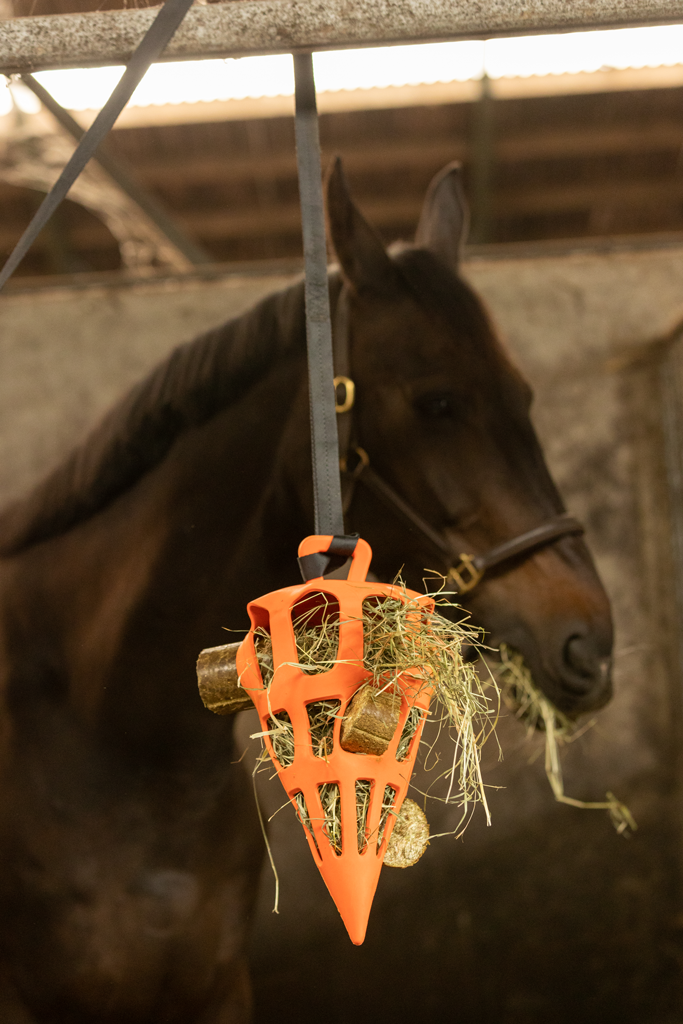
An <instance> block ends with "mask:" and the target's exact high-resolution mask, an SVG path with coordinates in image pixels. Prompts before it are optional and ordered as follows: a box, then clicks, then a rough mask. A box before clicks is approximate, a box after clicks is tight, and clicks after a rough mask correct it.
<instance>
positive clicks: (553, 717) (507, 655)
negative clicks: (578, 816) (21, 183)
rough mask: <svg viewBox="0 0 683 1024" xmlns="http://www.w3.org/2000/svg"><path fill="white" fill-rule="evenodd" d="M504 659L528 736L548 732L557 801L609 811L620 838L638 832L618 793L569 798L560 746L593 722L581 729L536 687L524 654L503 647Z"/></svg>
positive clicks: (503, 672) (511, 697) (504, 676)
mask: <svg viewBox="0 0 683 1024" xmlns="http://www.w3.org/2000/svg"><path fill="white" fill-rule="evenodd" d="M500 659H501V660H500V667H499V669H498V673H497V674H498V678H499V679H500V681H501V683H502V686H503V694H504V697H505V700H506V702H507V703H508V705H509V706H510V707H511V708H512V709H513V710H514V712H515V715H516V716H517V718H519V719H521V720H522V721H524V722H526V725H527V730H528V735H532V734H533V732H534V730H536V729H539V728H540V729H542V730H543V732H544V733H545V774H546V777H547V779H548V782H549V783H550V788H551V789H552V791H553V796H554V797H555V799H556V800H557V802H558V803H561V804H568V805H569V806H570V807H579V808H582V809H584V810H592V811H607V812H608V814H609V817H610V821H611V822H612V824H613V826H614V828H615V829H616V831H617V833H618V834H619V835H624V834H626V833H627V832H628V830H629V829H630V830H631V831H633V832H634V831H635V830H636V829H637V828H638V826H637V824H636V822H635V820H634V818H633V815H632V814H631V812H630V811H629V809H628V807H627V806H626V804H623V803H621V801H619V800H617V798H616V797H615V795H614V793H610V792H608V793H606V800H604V801H602V800H600V801H586V800H577V799H575V798H574V797H570V796H566V795H565V792H564V779H563V776H562V762H561V760H560V747H561V746H563V745H564V744H567V743H571V742H572V741H573V740H575V739H578V737H579V735H581V734H583V733H584V732H585V731H586V728H590V727H591V726H592V725H593V722H589V723H588V726H586V727H583V728H578V727H577V725H576V723H575V722H572V720H571V719H569V718H567V716H566V715H564V714H563V713H562V712H561V711H560V710H559V709H558V708H556V707H555V705H554V704H552V703H551V702H550V701H549V700H548V698H547V697H546V696H545V694H543V693H542V692H541V691H540V690H539V689H538V687H537V686H536V685H535V684H534V681H533V678H532V676H531V672H530V671H529V669H528V668H527V667H526V665H525V664H524V659H523V658H522V655H521V654H518V653H516V652H515V651H511V650H510V649H509V648H508V647H507V646H506V645H505V644H502V645H501V648H500Z"/></svg>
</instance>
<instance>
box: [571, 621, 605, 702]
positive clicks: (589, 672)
mask: <svg viewBox="0 0 683 1024" xmlns="http://www.w3.org/2000/svg"><path fill="white" fill-rule="evenodd" d="M562 653H563V657H564V664H565V669H568V670H569V671H568V672H565V673H564V676H563V679H562V684H563V686H564V688H565V689H566V690H569V691H570V692H572V693H575V694H580V695H587V694H588V693H589V692H590V691H591V690H596V692H607V691H608V690H609V684H610V675H611V672H612V659H611V658H609V657H607V658H605V657H604V656H603V655H604V652H603V651H602V650H601V649H600V647H599V645H598V644H597V643H596V642H595V639H594V638H590V637H587V636H582V635H581V634H578V633H576V634H574V635H573V636H570V637H569V639H568V640H567V642H566V643H565V645H564V650H563V652H562Z"/></svg>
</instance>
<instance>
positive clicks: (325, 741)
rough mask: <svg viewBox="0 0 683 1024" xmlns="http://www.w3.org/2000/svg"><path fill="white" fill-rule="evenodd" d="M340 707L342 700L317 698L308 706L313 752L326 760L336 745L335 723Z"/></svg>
mask: <svg viewBox="0 0 683 1024" xmlns="http://www.w3.org/2000/svg"><path fill="white" fill-rule="evenodd" d="M340 708H341V701H340V700H317V701H314V702H313V703H312V704H308V705H307V706H306V711H307V712H308V722H309V731H310V733H311V745H312V747H313V753H314V754H315V756H316V757H321V758H323V759H324V760H325V761H326V760H327V757H328V754H331V753H332V748H333V746H334V723H335V722H336V720H337V718H338V717H339V709H340Z"/></svg>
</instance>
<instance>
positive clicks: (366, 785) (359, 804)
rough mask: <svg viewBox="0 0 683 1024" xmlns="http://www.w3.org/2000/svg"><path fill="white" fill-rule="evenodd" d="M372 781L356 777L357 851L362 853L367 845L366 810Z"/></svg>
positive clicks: (368, 807)
mask: <svg viewBox="0 0 683 1024" xmlns="http://www.w3.org/2000/svg"><path fill="white" fill-rule="evenodd" d="M371 792H372V782H371V781H370V780H369V779H358V780H357V782H356V826H357V840H358V852H359V853H362V852H363V850H364V849H365V848H366V846H367V845H368V829H367V825H368V810H369V809H370V794H371Z"/></svg>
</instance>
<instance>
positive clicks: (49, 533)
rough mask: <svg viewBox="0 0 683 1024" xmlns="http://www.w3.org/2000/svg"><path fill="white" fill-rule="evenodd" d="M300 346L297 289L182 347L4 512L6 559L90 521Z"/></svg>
mask: <svg viewBox="0 0 683 1024" xmlns="http://www.w3.org/2000/svg"><path fill="white" fill-rule="evenodd" d="M304 344H305V320H304V299H303V282H297V283H296V284H294V285H291V286H290V287H289V288H287V289H285V290H284V291H281V292H277V293H275V294H273V295H270V296H268V297H267V298H265V299H263V300H262V301H261V302H259V303H258V304H257V305H256V306H255V307H254V308H253V309H251V310H249V311H248V312H247V313H245V314H244V315H242V316H240V317H237V318H235V319H233V320H229V321H228V322H227V323H225V324H223V325H221V326H220V327H217V328H215V329H214V330H211V331H207V332H206V333H205V334H202V335H200V336H199V337H198V338H195V339H194V341H190V342H187V343H186V344H184V345H180V346H179V347H178V348H176V349H175V350H174V351H173V352H172V353H171V355H170V356H169V357H168V358H167V359H166V360H165V361H164V362H163V363H161V364H160V365H159V366H157V367H156V368H155V369H154V370H153V371H152V372H151V373H150V374H149V375H148V376H147V377H146V378H144V379H143V380H142V381H140V383H139V384H137V385H136V386H135V387H134V388H133V389H132V390H131V391H130V392H129V393H128V394H127V395H126V396H125V397H124V398H123V399H122V400H121V401H120V402H119V403H118V404H117V405H115V406H114V407H113V409H111V411H110V412H109V413H107V414H106V415H105V417H104V419H102V420H101V421H100V423H99V424H98V425H97V426H96V427H95V428H94V429H93V430H92V431H91V433H90V434H89V435H88V436H87V437H86V438H85V440H84V441H83V442H82V443H81V444H80V445H79V446H78V447H77V448H76V449H75V450H74V451H73V452H72V453H71V455H69V456H68V457H67V458H66V460H65V461H64V462H63V463H62V464H61V465H59V466H58V467H57V468H56V469H55V470H53V472H52V473H50V474H49V475H48V476H47V477H46V478H45V479H44V480H43V481H42V482H41V483H39V484H38V485H37V486H36V487H35V488H34V489H33V491H31V492H30V493H29V494H28V495H27V496H26V497H25V498H20V499H19V500H17V501H15V502H13V503H12V504H10V505H9V506H8V507H7V508H6V509H5V510H4V511H3V512H0V555H13V554H17V553H18V552H20V551H22V550H24V549H25V548H28V547H30V546H31V545H33V544H36V543H38V542H39V541H43V540H47V539H49V538H51V537H56V536H58V535H59V534H62V533H65V532H66V531H67V530H69V529H71V528H72V527H73V526H76V525H77V524H78V523H81V522H83V521H84V520H86V519H89V518H90V517H91V516H92V515H94V514H95V513H96V512H98V511H100V510H101V509H103V508H104V507H105V506H106V505H108V504H109V503H110V502H111V501H113V500H114V499H115V498H116V497H118V496H119V495H120V494H122V493H123V492H124V491H126V490H128V489H129V488H130V487H132V486H133V485H134V484H135V483H136V482H137V481H138V480H140V478H141V477H142V476H144V475H145V474H146V473H147V472H149V471H150V470H151V469H153V468H154V467H155V466H157V465H158V464H159V463H160V462H161V461H162V459H163V458H164V457H165V456H166V454H167V453H168V451H169V449H170V448H171V446H172V445H173V443H174V442H175V441H176V440H177V439H178V438H179V437H180V435H181V434H183V433H184V432H185V431H186V430H188V429H190V428H192V427H197V426H200V425H201V424H203V423H206V422H207V421H208V420H209V419H211V418H212V417H213V416H215V415H216V414H217V413H219V412H221V411H222V410H223V409H225V408H227V407H228V406H230V405H231V404H233V403H234V402H235V401H236V400H237V399H238V398H240V397H242V396H243V395H244V394H245V393H246V392H247V391H248V390H249V388H251V387H252V386H253V385H254V384H255V383H256V382H257V381H258V380H259V379H261V378H262V377H263V376H264V375H265V374H266V373H267V372H268V370H269V369H270V368H271V367H272V365H273V362H274V361H275V360H276V359H278V358H279V357H281V356H284V355H286V354H287V352H288V351H294V350H295V349H296V348H297V347H299V348H301V349H302V351H303V346H304Z"/></svg>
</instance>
